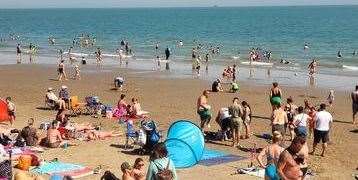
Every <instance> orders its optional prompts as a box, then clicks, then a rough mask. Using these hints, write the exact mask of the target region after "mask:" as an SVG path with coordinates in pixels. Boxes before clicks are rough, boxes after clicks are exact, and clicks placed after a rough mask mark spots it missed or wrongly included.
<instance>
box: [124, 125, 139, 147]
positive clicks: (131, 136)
mask: <svg viewBox="0 0 358 180" xmlns="http://www.w3.org/2000/svg"><path fill="white" fill-rule="evenodd" d="M126 124H127V132H126V144H125V145H124V149H127V147H128V146H129V141H130V140H131V141H132V144H131V145H133V144H134V143H135V142H136V140H137V138H138V133H137V132H136V131H135V129H134V126H133V123H132V122H130V121H127V122H126Z"/></svg>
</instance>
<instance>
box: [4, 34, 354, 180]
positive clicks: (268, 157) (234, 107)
mask: <svg viewBox="0 0 358 180" xmlns="http://www.w3.org/2000/svg"><path fill="white" fill-rule="evenodd" d="M79 39H80V40H79V41H77V40H76V38H75V39H74V41H73V46H75V45H80V46H86V47H87V46H94V45H95V42H96V41H95V37H93V38H91V37H90V36H89V35H85V36H84V37H83V38H79ZM55 42H56V41H55V38H54V37H49V43H50V44H52V45H54V44H55ZM183 45H184V43H183V41H179V42H178V46H183ZM29 49H30V51H33V50H34V49H35V47H34V46H33V45H32V44H30V47H29ZM304 49H305V50H308V49H309V47H308V45H307V44H306V45H305V47H304ZM158 50H159V43H157V44H156V45H155V51H156V53H157V51H158ZM16 53H17V62H18V63H21V62H22V55H21V54H22V48H21V44H18V45H17V48H16ZM116 53H117V54H118V57H119V58H120V61H122V58H123V55H126V56H128V55H130V54H132V53H133V52H132V49H131V47H130V45H129V42H127V41H125V40H122V41H121V42H120V47H119V48H118V49H117V50H116ZM219 53H220V46H217V47H214V46H210V47H209V48H207V49H206V50H205V48H204V45H202V44H200V43H199V44H198V45H197V46H196V47H194V48H193V49H192V61H193V66H192V69H193V70H194V71H195V72H196V74H197V76H200V69H201V61H202V57H204V61H205V63H206V70H208V63H209V61H210V59H212V58H213V57H214V56H215V55H218V54H219ZM30 54H32V53H30ZM62 54H63V52H62V53H61V59H60V62H59V64H58V69H57V72H58V81H62V80H63V79H64V80H67V74H66V69H65V60H63V59H62ZM68 54H69V61H70V62H71V61H72V60H74V59H73V58H72V59H71V57H72V56H71V48H70V50H69V52H68ZM203 54H205V55H203ZM171 55H172V52H171V49H170V48H169V47H166V48H165V50H164V56H165V60H166V64H167V65H166V67H167V68H166V69H169V60H170V57H171ZM338 55H339V56H340V57H342V54H341V52H339V53H338ZM95 57H96V62H97V64H101V63H102V58H103V53H102V49H101V48H97V51H96V52H95ZM32 58H33V57H32V55H30V62H32V60H33V59H32ZM156 58H157V60H156V62H155V64H156V66H157V68H160V66H161V65H160V63H161V62H162V61H161V60H160V57H159V55H157V54H156ZM262 58H266V59H267V61H270V58H271V51H262V50H261V49H259V48H257V49H252V50H251V51H250V52H249V59H250V61H260V60H261V59H262ZM82 60H84V57H83V58H82ZM82 62H83V61H82ZM126 63H128V61H127V62H126ZM82 64H85V63H82ZM317 66H318V62H317V60H316V59H313V60H312V62H311V63H310V64H309V66H308V69H309V75H311V76H313V75H314V74H315V73H316V72H317V69H316V68H317ZM237 71H238V67H237V66H236V64H234V65H232V66H228V67H227V68H225V69H224V70H223V73H222V74H221V75H220V76H221V77H222V78H223V79H225V80H228V81H229V82H230V85H231V86H230V88H229V91H230V92H232V93H237V92H238V91H239V86H238V82H237ZM73 74H74V75H73V79H78V80H79V79H81V76H80V67H79V65H75V66H74V73H73ZM123 85H124V78H123V77H122V76H118V77H116V78H115V79H114V86H115V88H116V89H119V90H120V91H122V88H123ZM224 91H225V90H224V86H223V80H222V79H221V78H218V79H216V80H215V81H214V82H213V83H212V85H211V91H209V90H204V91H203V92H202V94H201V95H200V96H199V97H198V99H197V102H196V112H197V114H198V116H199V118H200V128H201V130H202V132H203V134H204V136H205V137H206V138H209V134H208V131H207V130H208V129H210V127H211V126H210V121H211V119H212V112H213V111H214V110H213V108H212V106H211V105H210V93H220V92H224ZM125 98H126V95H125V94H121V95H120V99H119V101H118V103H117V105H116V108H115V109H114V110H113V111H111V114H112V115H113V116H110V117H116V118H118V119H120V118H125V119H130V118H136V119H145V118H147V117H148V116H149V114H150V113H149V112H147V111H144V110H143V109H142V107H141V104H140V103H139V100H138V98H135V97H134V98H132V99H131V103H130V104H129V103H127V102H126V100H125ZM283 99H284V93H283V90H282V89H281V88H280V87H279V84H278V83H277V82H274V83H273V84H272V88H271V89H270V90H269V101H270V107H271V109H272V111H271V112H270V121H271V123H270V129H271V133H270V134H264V138H268V139H270V140H271V144H269V145H268V146H267V147H265V148H263V149H262V150H261V152H260V153H259V154H258V156H257V161H258V164H259V166H260V167H261V168H264V169H265V177H266V179H272V180H274V179H297V180H298V179H305V177H306V176H307V175H308V174H309V172H310V171H309V169H308V164H309V155H315V153H316V149H317V146H318V145H319V144H320V143H321V145H322V152H321V153H320V156H322V157H325V156H326V154H327V153H326V151H327V148H328V142H329V140H330V138H329V133H330V132H331V131H332V123H333V117H332V115H331V113H330V112H329V111H328V110H327V109H328V108H330V107H332V106H334V100H335V95H334V91H333V90H331V91H330V92H329V95H328V97H327V102H322V103H321V104H319V105H318V106H315V105H313V104H312V103H311V102H309V100H308V99H305V100H304V102H303V104H302V105H299V106H298V105H296V104H295V101H294V98H293V97H291V96H287V99H286V102H283ZM351 100H352V110H353V121H352V122H353V124H356V122H357V120H356V119H357V117H356V115H357V113H358V86H356V88H355V91H354V92H352V93H351ZM72 103H73V99H72V96H71V95H70V92H69V90H68V87H67V86H62V87H61V89H60V90H59V93H58V97H57V96H56V94H55V93H54V89H53V88H51V87H49V88H48V89H47V92H46V94H45V105H46V106H48V107H50V109H53V110H57V114H56V116H55V118H54V120H53V121H51V122H47V123H44V124H42V128H43V130H44V132H45V133H42V134H41V133H40V132H38V130H37V128H35V127H34V124H35V118H30V119H28V122H27V125H26V126H25V127H24V128H23V129H21V130H13V129H12V131H13V132H14V133H13V134H17V138H16V141H15V143H14V145H15V146H20V147H21V146H43V147H47V148H59V147H63V148H67V147H68V146H77V145H78V144H77V143H73V141H72V140H74V139H77V140H83V141H95V140H101V139H105V138H108V137H117V136H122V135H123V134H120V133H118V132H114V131H102V130H101V125H94V124H91V123H75V122H71V121H70V116H69V114H68V112H69V111H73V110H74V109H73V104H72ZM6 104H7V108H8V115H9V117H10V119H9V121H10V124H11V125H12V124H13V122H14V121H15V120H16V111H17V109H16V106H15V103H14V102H13V100H12V98H11V97H7V98H6ZM103 110H104V111H105V112H106V107H104V109H102V106H96V111H100V112H99V115H101V113H102V111H103ZM253 114H254V107H252V106H251V105H250V103H249V102H247V101H246V100H241V97H240V98H239V97H234V98H233V99H232V102H231V105H230V106H228V107H222V108H220V109H219V110H218V111H217V115H216V117H215V122H216V123H218V125H219V127H220V129H219V133H218V134H217V137H219V139H220V140H223V141H231V142H232V144H231V145H232V147H235V148H238V149H240V148H242V145H241V141H248V140H250V138H252V134H253V132H252V127H251V121H252V120H253ZM94 117H95V116H94ZM242 129H244V131H245V133H243V131H242ZM242 134H243V135H242ZM8 135H10V134H8ZM286 136H288V137H289V139H288V140H286ZM312 136H313V144H312V149H311V152H309V148H308V145H307V141H308V140H309V139H311V138H312ZM287 143H289V145H288V146H287ZM0 149H1V146H0ZM149 153H150V158H149V159H150V160H149V162H148V170H147V171H145V170H144V166H145V163H146V162H145V161H144V160H143V159H141V158H137V159H136V160H135V162H134V165H133V166H131V165H130V164H129V163H128V162H123V163H122V164H121V167H120V169H121V171H122V173H123V174H122V178H121V179H123V180H143V179H147V180H155V179H166V180H175V179H177V174H176V170H175V165H174V163H173V161H172V160H170V158H169V157H168V151H167V149H166V146H165V144H164V143H157V144H155V145H154V146H153V148H152V149H151V151H150V152H149ZM102 179H104V180H107V179H108V180H109V179H119V178H117V177H116V176H115V175H114V174H113V173H112V172H110V171H106V172H105V173H104V175H103V176H102Z"/></svg>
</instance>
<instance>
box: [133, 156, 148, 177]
mask: <svg viewBox="0 0 358 180" xmlns="http://www.w3.org/2000/svg"><path fill="white" fill-rule="evenodd" d="M144 166H145V164H144V160H143V159H142V158H137V159H136V160H135V162H134V165H133V176H134V179H135V180H145V178H146V172H145V169H144Z"/></svg>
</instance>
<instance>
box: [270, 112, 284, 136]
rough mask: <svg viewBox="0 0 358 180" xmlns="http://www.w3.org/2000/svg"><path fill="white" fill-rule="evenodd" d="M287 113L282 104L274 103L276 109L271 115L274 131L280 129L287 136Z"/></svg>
mask: <svg viewBox="0 0 358 180" xmlns="http://www.w3.org/2000/svg"><path fill="white" fill-rule="evenodd" d="M287 122H288V120H287V113H286V112H285V111H284V110H283V108H282V106H281V105H274V111H273V112H272V115H271V126H272V133H273V132H275V131H278V132H280V133H281V134H282V136H285V123H287Z"/></svg>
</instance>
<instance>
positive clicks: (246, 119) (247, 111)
mask: <svg viewBox="0 0 358 180" xmlns="http://www.w3.org/2000/svg"><path fill="white" fill-rule="evenodd" d="M241 105H242V108H243V115H242V120H243V123H244V126H245V139H248V138H250V135H251V128H250V124H251V115H252V111H251V107H250V105H249V104H248V103H247V102H246V101H242V103H241Z"/></svg>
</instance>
